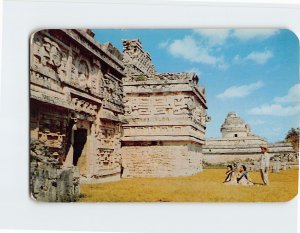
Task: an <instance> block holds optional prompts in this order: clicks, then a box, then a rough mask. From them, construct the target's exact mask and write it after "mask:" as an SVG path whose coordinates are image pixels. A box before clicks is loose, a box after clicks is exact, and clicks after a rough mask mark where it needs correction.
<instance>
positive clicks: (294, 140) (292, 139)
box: [285, 127, 300, 152]
mask: <svg viewBox="0 0 300 233" xmlns="http://www.w3.org/2000/svg"><path fill="white" fill-rule="evenodd" d="M299 137H300V128H299V127H298V128H296V129H295V128H291V129H290V130H289V132H288V133H287V135H286V137H285V141H286V142H289V143H291V144H292V145H293V148H294V150H295V151H297V152H299Z"/></svg>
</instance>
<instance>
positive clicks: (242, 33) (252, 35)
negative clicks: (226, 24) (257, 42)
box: [232, 29, 279, 41]
mask: <svg viewBox="0 0 300 233" xmlns="http://www.w3.org/2000/svg"><path fill="white" fill-rule="evenodd" d="M277 33H279V30H278V29H235V30H233V31H232V37H235V38H237V39H239V40H241V41H246V40H251V39H261V40H264V39H267V38H269V37H271V36H274V35H276V34H277Z"/></svg>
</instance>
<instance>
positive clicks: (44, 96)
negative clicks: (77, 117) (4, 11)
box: [30, 84, 73, 110]
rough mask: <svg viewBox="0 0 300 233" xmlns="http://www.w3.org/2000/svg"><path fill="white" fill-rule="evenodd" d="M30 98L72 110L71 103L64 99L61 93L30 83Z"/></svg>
mask: <svg viewBox="0 0 300 233" xmlns="http://www.w3.org/2000/svg"><path fill="white" fill-rule="evenodd" d="M30 98H31V99H35V100H38V101H41V102H44V103H48V104H52V105H57V106H60V107H64V108H67V109H72V110H73V107H72V105H71V104H70V103H69V102H68V101H67V100H66V99H65V96H64V95H63V94H61V93H58V92H54V91H52V90H47V89H44V88H41V87H39V86H36V85H34V84H30Z"/></svg>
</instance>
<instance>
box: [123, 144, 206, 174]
mask: <svg viewBox="0 0 300 233" xmlns="http://www.w3.org/2000/svg"><path fill="white" fill-rule="evenodd" d="M157 144H158V145H157ZM123 153H124V154H123V157H122V160H123V163H122V166H123V169H124V172H123V174H122V177H124V178H128V177H176V176H190V175H194V174H196V173H198V172H201V171H202V154H201V146H199V145H197V144H195V145H193V144H184V143H182V142H169V143H167V142H163V143H161V144H160V145H159V143H153V145H150V144H149V143H140V145H131V146H126V147H124V149H123Z"/></svg>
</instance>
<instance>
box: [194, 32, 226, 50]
mask: <svg viewBox="0 0 300 233" xmlns="http://www.w3.org/2000/svg"><path fill="white" fill-rule="evenodd" d="M194 32H196V33H198V34H200V35H201V36H203V37H205V38H206V39H208V40H209V44H210V45H212V46H213V45H221V44H223V43H224V42H225V41H226V39H227V38H228V37H229V36H230V30H229V29H195V30H194Z"/></svg>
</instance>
